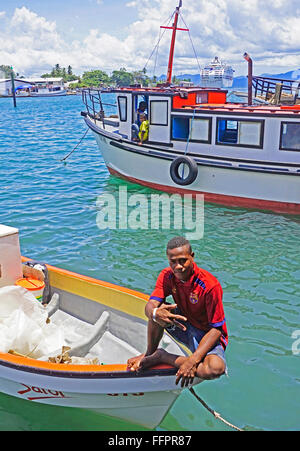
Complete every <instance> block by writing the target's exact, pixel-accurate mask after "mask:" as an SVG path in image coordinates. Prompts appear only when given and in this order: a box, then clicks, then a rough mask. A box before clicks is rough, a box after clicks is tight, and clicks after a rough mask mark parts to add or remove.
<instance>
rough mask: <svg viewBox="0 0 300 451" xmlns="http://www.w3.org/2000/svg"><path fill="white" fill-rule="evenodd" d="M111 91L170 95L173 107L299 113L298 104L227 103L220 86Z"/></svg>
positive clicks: (118, 89) (258, 112)
mask: <svg viewBox="0 0 300 451" xmlns="http://www.w3.org/2000/svg"><path fill="white" fill-rule="evenodd" d="M112 92H115V93H117V92H128V93H130V92H131V93H136V94H145V95H147V94H148V95H151V94H167V95H169V96H171V97H172V102H173V108H174V109H184V110H195V109H205V110H213V111H220V112H224V113H225V112H236V113H241V112H244V113H256V114H274V115H275V114H280V115H284V114H289V115H290V114H295V115H299V114H300V105H270V104H263V105H258V104H256V105H248V104H247V103H227V102H226V95H227V92H228V91H227V90H224V89H220V88H203V87H201V86H193V87H187V88H186V87H184V88H183V87H181V86H170V87H166V86H163V87H160V86H157V87H151V88H147V87H124V88H117V89H114V90H113V91H112Z"/></svg>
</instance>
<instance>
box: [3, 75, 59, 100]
mask: <svg viewBox="0 0 300 451" xmlns="http://www.w3.org/2000/svg"><path fill="white" fill-rule="evenodd" d="M14 83H15V92H16V95H17V96H19V97H27V96H31V97H40V96H43V97H44V96H47V97H48V96H56V95H65V94H66V91H65V87H64V80H63V78H59V77H53V78H26V79H21V78H18V79H17V78H15V80H14ZM11 95H12V83H11V79H10V78H6V79H3V80H1V79H0V96H2V97H3V96H4V97H6V96H11Z"/></svg>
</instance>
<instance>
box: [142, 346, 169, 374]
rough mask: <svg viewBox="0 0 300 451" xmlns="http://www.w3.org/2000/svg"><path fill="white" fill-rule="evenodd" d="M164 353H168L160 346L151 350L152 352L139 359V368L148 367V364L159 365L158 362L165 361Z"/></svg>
mask: <svg viewBox="0 0 300 451" xmlns="http://www.w3.org/2000/svg"><path fill="white" fill-rule="evenodd" d="M166 354H168V353H167V351H165V350H164V349H161V348H159V349H157V350H156V351H155V352H153V354H151V355H147V356H145V357H144V358H143V359H142V360H141V361H140V366H139V369H142V370H144V369H146V368H149V367H150V366H155V365H159V364H160V363H165V362H164V357H165V355H166Z"/></svg>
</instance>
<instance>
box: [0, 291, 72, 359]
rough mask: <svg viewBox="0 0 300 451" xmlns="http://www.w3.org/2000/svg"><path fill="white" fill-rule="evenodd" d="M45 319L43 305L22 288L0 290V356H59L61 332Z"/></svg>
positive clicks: (36, 357) (63, 339)
mask: <svg viewBox="0 0 300 451" xmlns="http://www.w3.org/2000/svg"><path fill="white" fill-rule="evenodd" d="M47 318H48V314H47V312H46V310H45V308H44V307H43V305H41V304H40V303H39V302H38V301H37V299H36V298H35V297H34V296H33V294H31V293H30V292H29V291H27V290H26V289H25V288H22V287H20V286H7V287H3V288H0V352H8V351H9V350H13V351H15V352H18V353H20V354H23V355H26V356H28V357H32V358H35V359H45V358H47V357H48V356H49V355H51V354H53V353H55V352H56V351H58V352H59V350H60V349H61V348H62V346H64V345H65V337H64V333H63V330H62V329H61V328H59V327H58V326H56V325H54V324H52V323H51V322H50V323H47V322H46V320H47Z"/></svg>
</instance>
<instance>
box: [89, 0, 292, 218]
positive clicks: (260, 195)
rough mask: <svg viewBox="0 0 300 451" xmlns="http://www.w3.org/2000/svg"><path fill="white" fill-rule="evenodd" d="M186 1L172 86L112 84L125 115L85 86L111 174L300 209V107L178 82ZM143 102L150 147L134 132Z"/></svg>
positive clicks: (220, 200)
mask: <svg viewBox="0 0 300 451" xmlns="http://www.w3.org/2000/svg"><path fill="white" fill-rule="evenodd" d="M180 6H181V3H180V5H179V6H178V7H177V8H176V11H175V19H174V24H173V27H172V28H173V35H172V43H171V50H170V61H169V68H168V78H167V83H166V86H157V87H152V88H143V87H128V88H118V89H112V90H111V92H112V93H114V94H115V96H116V100H117V108H118V120H112V119H106V118H104V112H103V109H104V107H103V99H102V97H101V91H97V90H84V91H83V101H84V103H85V105H86V107H87V110H86V111H84V112H82V113H81V114H82V116H83V117H84V120H85V122H86V125H87V126H88V127H89V128H90V129H91V130H92V132H93V133H94V135H95V137H96V140H97V143H98V146H99V149H100V150H101V153H102V156H103V159H104V161H105V164H106V166H107V168H108V170H109V172H110V173H111V174H113V175H115V176H118V177H122V178H124V179H125V180H128V181H131V182H135V183H138V184H141V185H144V186H148V187H150V188H154V189H158V190H161V191H165V192H169V193H180V194H203V195H204V200H205V201H206V202H214V203H217V204H222V205H228V206H238V207H247V208H254V209H262V210H270V211H273V212H279V213H291V214H300V106H299V105H269V104H266V105H265V104H263V105H252V104H251V102H248V103H250V104H247V103H239V104H237V103H229V102H227V101H226V94H227V91H226V90H224V89H218V88H215V89H210V88H203V87H199V86H194V87H189V88H184V87H180V86H172V84H171V73H172V56H173V52H174V45H175V34H176V30H177V16H178V14H179V9H180ZM251 89H252V88H251ZM141 101H143V102H146V105H147V108H146V112H147V114H148V120H149V137H148V140H147V141H146V142H145V143H143V145H139V144H138V143H137V142H135V141H133V134H132V126H133V124H135V122H136V120H137V109H138V106H139V104H140V102H141ZM182 168H184V171H183V169H182Z"/></svg>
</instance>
